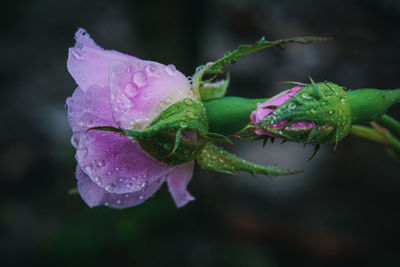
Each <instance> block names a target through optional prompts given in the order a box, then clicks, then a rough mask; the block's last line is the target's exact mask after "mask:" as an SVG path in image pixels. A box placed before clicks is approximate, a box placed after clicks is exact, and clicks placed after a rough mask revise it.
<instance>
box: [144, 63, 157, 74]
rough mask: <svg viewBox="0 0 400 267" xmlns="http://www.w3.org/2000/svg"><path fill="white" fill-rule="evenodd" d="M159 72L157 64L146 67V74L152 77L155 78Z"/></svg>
mask: <svg viewBox="0 0 400 267" xmlns="http://www.w3.org/2000/svg"><path fill="white" fill-rule="evenodd" d="M156 71H157V66H156V65H155V64H149V65H147V66H146V72H147V74H149V75H150V76H155V75H156Z"/></svg>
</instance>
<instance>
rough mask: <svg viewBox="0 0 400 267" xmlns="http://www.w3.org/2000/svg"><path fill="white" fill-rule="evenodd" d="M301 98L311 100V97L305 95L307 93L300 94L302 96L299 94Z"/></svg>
mask: <svg viewBox="0 0 400 267" xmlns="http://www.w3.org/2000/svg"><path fill="white" fill-rule="evenodd" d="M301 97H302V98H304V99H311V98H312V97H311V96H310V95H309V94H307V93H302V94H301Z"/></svg>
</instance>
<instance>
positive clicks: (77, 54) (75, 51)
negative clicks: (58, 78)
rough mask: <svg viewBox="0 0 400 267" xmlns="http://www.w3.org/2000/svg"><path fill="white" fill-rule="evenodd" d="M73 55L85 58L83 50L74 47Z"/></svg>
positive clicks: (77, 57) (79, 58)
mask: <svg viewBox="0 0 400 267" xmlns="http://www.w3.org/2000/svg"><path fill="white" fill-rule="evenodd" d="M71 53H72V56H73V57H74V58H76V59H78V60H81V59H82V58H83V55H82V52H81V51H80V49H76V48H73V49H72V52H71Z"/></svg>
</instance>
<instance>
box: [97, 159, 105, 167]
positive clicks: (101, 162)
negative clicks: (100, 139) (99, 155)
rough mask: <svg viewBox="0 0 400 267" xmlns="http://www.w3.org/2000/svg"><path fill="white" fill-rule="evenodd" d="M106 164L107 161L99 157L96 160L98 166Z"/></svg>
mask: <svg viewBox="0 0 400 267" xmlns="http://www.w3.org/2000/svg"><path fill="white" fill-rule="evenodd" d="M106 164H107V161H105V160H104V159H101V160H99V161H98V162H97V166H99V167H104V166H106Z"/></svg>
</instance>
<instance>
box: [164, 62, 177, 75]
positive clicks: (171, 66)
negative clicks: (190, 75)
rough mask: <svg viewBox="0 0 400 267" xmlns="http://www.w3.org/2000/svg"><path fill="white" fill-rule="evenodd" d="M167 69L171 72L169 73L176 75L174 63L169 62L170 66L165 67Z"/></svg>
mask: <svg viewBox="0 0 400 267" xmlns="http://www.w3.org/2000/svg"><path fill="white" fill-rule="evenodd" d="M165 71H166V72H167V73H168V74H169V75H175V72H176V67H175V66H174V65H172V64H169V65H168V66H166V67H165Z"/></svg>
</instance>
